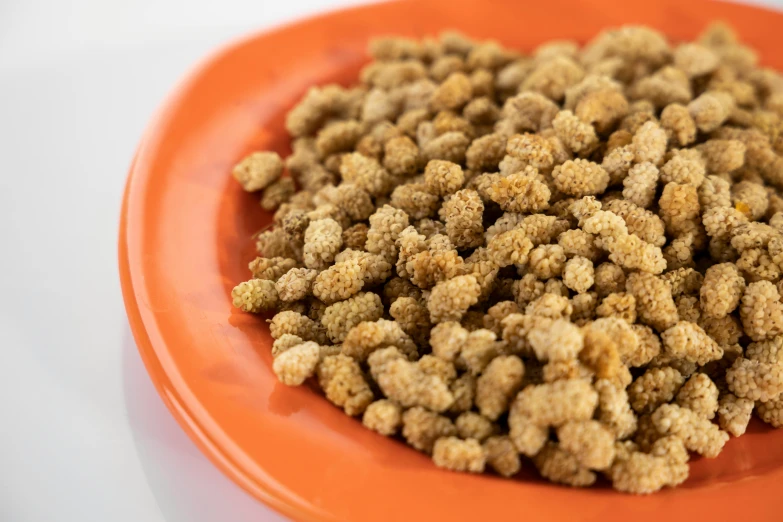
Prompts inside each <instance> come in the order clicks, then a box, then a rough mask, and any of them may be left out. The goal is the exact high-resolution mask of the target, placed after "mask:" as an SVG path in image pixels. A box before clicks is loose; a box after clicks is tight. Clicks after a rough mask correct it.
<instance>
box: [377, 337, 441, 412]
mask: <svg viewBox="0 0 783 522" xmlns="http://www.w3.org/2000/svg"><path fill="white" fill-rule="evenodd" d="M374 353H377V352H374ZM368 362H369V363H370V368H371V369H372V372H373V376H374V378H375V380H376V381H377V382H378V386H379V388H380V389H381V391H382V392H383V394H384V395H385V396H386V397H388V398H389V399H391V400H393V401H394V402H396V403H398V404H400V405H402V406H403V407H406V408H409V407H413V406H422V407H425V408H427V409H428V410H431V411H435V412H442V411H444V410H446V409H448V407H449V406H451V404H452V403H453V402H454V396H453V395H452V394H451V391H449V387H448V386H447V385H446V383H445V382H443V380H442V379H441V378H440V377H438V376H435V375H429V374H427V373H425V372H424V371H423V370H421V368H419V367H418V366H417V365H416V364H415V363H412V362H409V361H406V360H405V359H402V358H400V359H392V360H390V361H388V362H386V363H385V364H382V365H380V368H378V369H377V370H376V369H375V364H373V362H374V361H373V356H372V355H371V356H370V358H369V360H368Z"/></svg>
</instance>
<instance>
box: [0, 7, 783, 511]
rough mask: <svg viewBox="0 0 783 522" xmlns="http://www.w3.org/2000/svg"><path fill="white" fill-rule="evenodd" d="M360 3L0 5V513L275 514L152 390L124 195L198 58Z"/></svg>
mask: <svg viewBox="0 0 783 522" xmlns="http://www.w3.org/2000/svg"><path fill="white" fill-rule="evenodd" d="M356 3H360V2H359V1H358V0H308V1H295V0H288V1H284V2H281V1H272V2H270V1H265V0H220V1H217V2H207V1H199V0H191V1H185V0H134V1H127V2H119V1H101V0H70V1H59V2H58V1H54V0H53V1H49V2H47V1H45V0H0V349H2V359H1V360H0V361H1V362H0V521H2V522H48V521H58V522H72V521H73V522H91V521H96V522H108V521H111V522H158V521H166V522H215V521H219V522H245V521H254V522H265V521H279V520H283V519H282V518H281V517H280V516H279V515H277V514H275V513H273V512H272V511H271V510H269V509H268V508H266V507H265V506H263V505H261V504H260V503H258V502H256V501H255V500H254V499H252V498H251V497H249V496H248V495H246V494H245V493H244V492H243V491H242V490H240V489H239V488H238V487H237V486H235V485H234V484H233V483H232V482H230V481H229V480H228V479H227V478H225V477H224V476H223V475H222V474H221V473H220V472H219V471H218V470H217V469H216V468H214V467H213V466H212V464H211V463H210V462H209V461H208V460H207V459H206V458H205V457H204V456H203V455H202V454H201V453H200V452H199V451H198V450H197V449H196V447H195V446H194V444H193V443H192V442H191V441H190V439H188V437H187V436H186V435H185V434H184V433H183V432H182V431H181V430H180V428H179V426H178V425H177V423H176V422H175V421H174V420H173V418H172V417H171V416H170V415H169V414H168V411H167V410H166V409H165V407H164V406H163V403H162V402H161V400H160V399H159V398H158V396H157V394H156V392H155V390H154V388H153V386H152V383H151V382H150V380H149V377H148V376H147V374H146V372H145V370H144V367H143V365H142V362H141V359H140V357H139V354H138V352H137V350H136V347H135V345H134V342H133V339H132V337H131V334H130V331H129V328H128V324H127V320H126V318H125V311H124V308H123V305H122V299H121V295H120V287H119V282H118V276H117V274H118V270H117V261H116V259H117V248H116V238H117V225H118V217H119V208H120V198H121V193H122V188H123V185H124V182H125V174H126V170H127V167H128V164H129V162H130V159H131V157H132V154H133V151H134V149H135V147H136V143H137V141H138V139H139V137H140V136H141V133H142V131H143V129H144V127H145V125H146V123H147V121H148V119H149V118H150V116H151V115H152V113H153V112H154V110H155V109H156V107H157V106H158V105H159V104H160V102H161V100H162V99H163V98H164V96H165V95H166V93H167V92H168V91H169V90H170V89H171V88H172V86H173V85H174V84H175V83H176V81H177V80H178V79H179V78H180V77H181V76H182V75H183V74H184V73H185V72H186V71H188V70H189V69H190V67H191V66H192V65H193V64H194V63H195V62H197V61H198V60H199V59H200V58H201V57H202V56H204V55H205V54H206V53H208V52H209V51H210V50H212V49H213V48H214V47H215V46H217V45H219V44H221V43H224V42H226V41H227V40H230V39H231V38H233V37H235V36H238V35H242V34H246V33H248V32H250V31H255V30H261V29H264V28H267V27H270V26H272V25H276V24H279V23H282V22H285V21H290V20H292V19H295V18H298V17H301V16H304V15H309V14H312V13H315V12H320V11H323V10H326V9H332V8H336V7H339V6H342V5H350V4H356ZM757 3H766V4H768V5H777V6H779V7H780V6H783V0H778V1H772V2H757Z"/></svg>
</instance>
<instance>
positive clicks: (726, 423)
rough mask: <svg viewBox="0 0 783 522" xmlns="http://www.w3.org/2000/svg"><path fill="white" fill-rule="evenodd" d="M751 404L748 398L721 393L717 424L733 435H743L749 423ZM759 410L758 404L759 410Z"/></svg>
mask: <svg viewBox="0 0 783 522" xmlns="http://www.w3.org/2000/svg"><path fill="white" fill-rule="evenodd" d="M753 406H754V403H753V401H752V400H750V399H740V398H739V397H737V396H736V395H734V394H733V393H727V394H725V395H722V396H721V398H720V401H719V403H718V425H719V426H720V427H721V429H722V430H724V431H727V432H729V433H730V434H732V435H734V436H735V437H739V436H740V435H743V434H744V433H745V430H747V428H748V423H750V416H751V414H752V413H753ZM761 410H762V408H761V406H759V411H760V412H761ZM760 415H763V414H761V413H760ZM762 420H763V416H762Z"/></svg>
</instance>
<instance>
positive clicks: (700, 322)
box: [232, 23, 783, 493]
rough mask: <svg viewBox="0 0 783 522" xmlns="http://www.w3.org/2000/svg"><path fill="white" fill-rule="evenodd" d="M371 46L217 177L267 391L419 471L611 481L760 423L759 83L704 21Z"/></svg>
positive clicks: (665, 469)
mask: <svg viewBox="0 0 783 522" xmlns="http://www.w3.org/2000/svg"><path fill="white" fill-rule="evenodd" d="M369 52H370V55H371V56H372V58H373V61H372V62H370V63H369V64H368V65H367V66H365V67H364V68H363V69H362V71H361V75H360V79H359V82H358V83H357V84H356V85H354V86H352V87H342V86H338V85H325V86H321V87H313V88H311V89H310V90H309V91H308V92H307V93H306V94H305V95H304V97H303V98H302V99H301V101H300V102H299V103H298V104H297V105H296V106H295V107H294V108H293V109H291V111H290V112H289V113H288V115H287V117H286V128H287V130H288V132H289V133H290V135H291V137H292V143H291V149H292V153H291V154H290V155H289V156H288V157H286V158H281V157H280V156H279V155H278V154H277V153H275V152H268V151H265V152H253V153H251V154H249V155H248V156H247V157H245V158H244V159H242V160H241V161H240V162H239V163H238V164H237V165H236V167H235V168H234V170H233V176H234V178H236V180H237V181H238V182H239V183H240V184H241V186H242V188H243V189H244V190H246V191H248V192H253V193H259V192H260V204H261V205H262V207H263V208H264V209H267V210H270V211H271V210H273V211H274V223H273V226H272V227H271V228H269V229H267V230H264V231H262V232H260V233H259V234H258V235H257V236H256V237H255V241H256V247H257V250H258V256H259V257H257V258H256V259H255V260H253V261H252V262H251V263H250V267H249V268H250V273H251V275H252V277H251V278H250V279H249V280H248V281H245V282H241V283H239V284H238V285H237V286H236V288H234V290H233V292H232V298H233V302H234V306H236V307H237V308H240V309H242V310H243V311H245V312H250V313H266V312H270V313H271V312H273V313H274V315H273V316H271V319H270V331H271V334H272V337H274V339H275V342H274V344H273V346H272V355H273V357H274V363H273V365H272V369H273V371H274V373H275V374H276V375H277V377H278V378H279V379H280V381H281V382H282V383H284V384H286V385H290V386H296V385H301V384H302V383H304V382H305V381H307V380H308V379H311V380H312V382H314V383H317V384H318V386H319V387H320V389H321V390H322V391H323V393H324V395H325V396H326V398H327V399H328V400H329V401H331V402H332V403H334V404H335V405H336V406H338V407H340V408H342V409H343V410H344V411H345V413H346V414H348V415H350V416H354V417H357V418H360V419H361V421H362V422H363V424H364V425H365V426H366V427H367V428H369V429H371V430H374V431H376V432H378V433H380V434H382V435H386V436H390V437H397V438H398V439H399V440H403V441H405V442H407V443H408V444H409V445H411V446H412V447H413V448H415V449H417V450H419V451H422V452H424V453H427V454H429V455H431V456H432V459H433V461H434V463H435V465H437V466H439V467H441V468H445V469H450V470H456V471H465V472H472V473H480V472H484V471H488V472H492V473H497V474H499V475H501V476H504V477H511V476H513V475H515V474H516V473H518V472H519V470H520V469H522V467H524V466H528V467H530V466H533V467H535V468H536V469H537V470H538V471H539V473H540V474H541V476H543V477H544V478H546V479H548V480H550V481H553V482H557V483H560V484H566V485H569V486H579V487H582V486H589V485H592V484H593V483H595V482H596V480H597V479H598V477H599V475H602V476H604V477H606V479H607V480H608V481H609V482H611V484H612V485H613V486H614V488H616V489H617V490H620V491H623V492H629V493H651V492H654V491H657V490H659V489H661V488H663V487H667V486H668V487H674V486H677V485H679V484H681V483H682V482H683V481H685V480H686V479H687V477H688V470H689V468H688V460H689V455H690V454H692V453H693V454H698V455H702V456H704V457H706V458H715V457H717V456H718V455H719V454H720V452H721V450H722V449H723V448H724V446H725V444H726V443H727V442H728V441H729V438H730V436H734V437H737V436H741V435H742V434H744V433H745V430H746V428H747V426H748V423H749V421H750V419H751V416H752V414H753V412H754V411H755V412H756V414H757V416H758V417H759V418H760V419H761V420H762V421H763V422H765V423H767V424H769V425H771V426H774V427H778V426H780V425H781V424H783V421H782V420H781V419H783V415H781V414H780V412H781V411H783V407H781V404H783V349H781V347H783V301H781V295H780V292H781V291H783V286H781V284H783V280H782V279H781V271H783V196H781V193H780V190H781V189H783V158H781V154H783V77H781V75H780V74H778V73H777V72H775V71H772V70H769V69H766V68H763V67H761V66H759V65H758V60H757V55H756V53H755V52H754V51H753V49H751V48H749V47H747V46H745V45H743V44H742V43H740V42H739V41H738V39H737V36H736V35H735V34H734V32H733V31H732V30H731V29H730V28H729V27H728V26H726V25H723V24H720V23H717V24H714V25H712V26H710V27H709V28H707V29H706V30H705V31H704V33H703V34H702V35H700V36H699V37H698V39H697V40H696V41H694V42H670V41H669V40H668V39H667V38H666V37H665V36H664V35H663V34H662V33H661V32H659V31H656V30H654V29H650V28H647V27H636V26H627V27H621V28H619V29H613V30H607V31H605V32H602V33H601V34H599V35H597V36H596V37H595V38H593V39H592V40H590V41H589V42H587V43H586V44H585V45H583V46H580V45H579V44H577V43H576V42H573V41H569V40H558V41H551V42H546V43H542V44H541V45H540V46H538V47H537V48H535V49H534V50H533V51H532V52H529V53H522V52H520V51H518V50H513V49H508V48H505V47H503V46H502V45H500V44H499V43H497V42H495V41H477V40H473V39H470V38H468V37H466V36H464V35H461V34H459V33H456V32H446V33H443V34H442V35H440V36H439V37H438V38H424V39H422V40H412V39H408V38H394V37H384V38H378V39H376V40H374V41H373V42H371V43H370V46H369Z"/></svg>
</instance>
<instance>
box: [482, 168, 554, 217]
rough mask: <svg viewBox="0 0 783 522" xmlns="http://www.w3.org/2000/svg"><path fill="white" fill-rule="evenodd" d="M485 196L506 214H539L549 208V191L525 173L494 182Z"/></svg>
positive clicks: (544, 185) (511, 175)
mask: <svg viewBox="0 0 783 522" xmlns="http://www.w3.org/2000/svg"><path fill="white" fill-rule="evenodd" d="M531 168H532V167H531ZM487 195H488V197H489V198H490V199H491V200H492V201H494V202H495V203H497V204H498V205H500V208H502V209H503V210H506V211H508V212H540V211H541V210H545V209H546V208H548V207H549V198H550V196H551V191H550V190H549V187H547V186H546V184H544V183H543V182H541V181H539V180H538V179H536V178H535V176H534V175H531V173H529V171H525V172H518V173H515V174H510V175H508V176H504V177H500V178H498V179H496V180H494V181H493V182H492V183H491V184H490V185H489V187H488V188H487Z"/></svg>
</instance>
